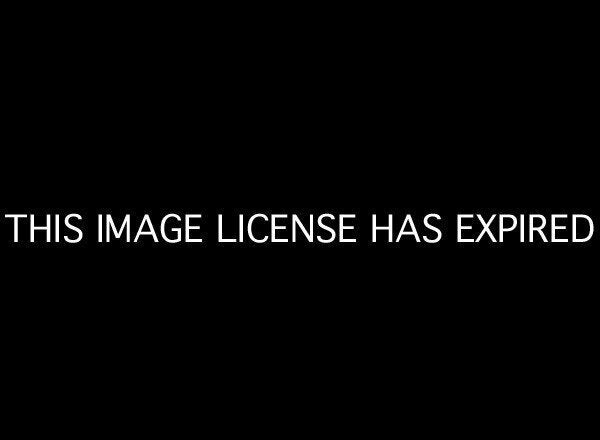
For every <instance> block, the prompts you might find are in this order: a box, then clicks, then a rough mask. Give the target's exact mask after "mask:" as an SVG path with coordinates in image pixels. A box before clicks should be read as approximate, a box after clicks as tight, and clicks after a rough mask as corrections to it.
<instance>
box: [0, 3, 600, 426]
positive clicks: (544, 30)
mask: <svg viewBox="0 0 600 440" xmlns="http://www.w3.org/2000/svg"><path fill="white" fill-rule="evenodd" d="M52 12H54V13H56V12H57V11H52ZM153 12H157V11H153ZM163 12H164V11H163ZM247 12H248V14H250V13H251V12H252V13H253V14H252V15H248V14H246V12H240V11H239V10H237V9H236V11H228V12H227V13H225V14H224V15H222V14H221V15H216V14H215V13H214V12H207V11H205V12H195V13H193V14H190V15H188V14H185V13H184V12H183V11H181V12H178V13H176V14H175V15H173V16H171V15H167V14H166V13H165V15H164V16H163V14H162V12H161V13H160V14H159V15H160V18H156V16H155V15H152V18H151V17H150V16H147V15H146V14H145V13H141V12H140V11H137V12H136V13H134V14H131V15H130V14H127V15H125V14H124V13H123V12H122V13H119V14H115V15H114V16H112V15H111V16H110V17H107V18H102V19H100V18H99V17H100V16H102V17H104V15H97V14H100V12H97V13H96V12H95V13H94V14H92V15H85V19H83V18H82V16H78V17H77V19H75V18H73V19H65V22H64V23H63V21H62V20H61V21H58V20H50V19H48V17H49V16H46V17H45V16H44V14H43V13H41V14H39V15H40V16H36V17H35V19H34V18H33V15H36V14H34V13H33V12H32V11H29V12H28V14H26V15H25V16H23V17H24V21H19V22H18V24H16V25H15V26H14V29H12V28H11V29H10V30H8V31H7V39H6V44H5V52H4V55H3V66H4V67H3V70H4V72H3V73H4V74H5V79H4V80H3V85H4V87H3V96H4V99H3V109H4V111H3V113H4V114H3V124H2V125H3V133H4V136H3V137H4V142H3V153H2V154H3V160H2V173H1V176H2V177H1V178H2V201H1V202H2V213H3V214H4V213H6V212H27V213H34V212H36V213H42V212H43V213H67V212H79V213H82V214H85V215H86V216H91V215H94V214H95V213H97V212H106V211H109V210H110V211H111V212H127V211H129V212H136V213H143V212H149V213H152V214H154V215H159V214H161V213H165V212H170V211H174V212H179V213H186V212H189V213H202V214H203V215H205V217H206V218H207V219H211V220H212V221H214V216H215V215H216V213H218V212H223V211H226V212H238V211H243V212H267V213H269V212H274V213H282V212H283V213H316V214H318V213H320V212H334V213H336V212H355V213H358V214H359V215H360V216H361V243H360V244H357V245H347V246H346V245H344V246H342V245H334V246H329V247H322V246H321V247H319V246H314V247H311V246H289V245H283V246H275V245H273V246H267V247H260V248H253V247H244V248H231V247H228V248H219V247H217V246H215V245H214V244H213V245H211V244H210V243H209V244H207V245H206V246H198V247H189V246H188V247H185V246H183V247H179V246H178V247H173V248H168V247H158V248H156V247H152V246H139V247H133V246H132V247H129V248H128V247H126V246H125V247H118V246H117V247H98V246H96V245H94V244H93V243H87V244H82V245H80V246H75V247H66V248H65V247H56V246H55V247H53V246H14V245H11V244H10V243H9V242H8V240H7V239H6V238H7V237H6V235H7V231H6V230H5V229H6V225H5V224H4V225H3V234H4V241H3V247H2V253H3V255H4V256H5V257H6V258H4V259H3V263H2V264H3V270H2V273H3V278H4V281H3V286H6V287H3V288H2V292H3V294H2V301H3V303H4V304H3V307H2V311H3V314H4V315H5V319H3V326H4V328H5V331H4V332H3V333H4V338H3V339H4V341H5V344H4V346H5V347H6V348H5V358H6V362H5V365H7V366H8V367H9V371H10V373H9V374H7V375H6V382H7V384H8V385H9V387H10V388H11V389H14V390H15V393H14V394H13V393H11V394H10V395H11V398H10V408H11V414H15V415H18V416H23V415H24V414H25V415H27V414H32V412H31V411H32V410H33V409H37V410H39V411H36V414H37V413H41V414H44V415H46V418H44V420H45V422H44V423H48V424H51V425H56V426H61V427H63V426H64V425H63V424H64V423H66V424H67V425H70V424H72V423H74V422H73V421H74V419H77V420H78V421H83V422H87V423H86V425H87V426H88V427H90V426H98V427H104V428H106V427H107V426H110V425H112V422H114V421H123V420H127V421H132V420H133V421H134V425H135V426H138V427H148V426H150V427H152V428H153V429H158V426H157V425H160V426H162V427H165V428H166V429H167V430H168V431H172V430H174V429H176V428H180V427H181V426H183V425H184V424H183V423H182V422H184V421H191V422H192V423H193V424H195V425H196V424H199V425H201V426H198V427H199V428H202V427H203V426H205V425H204V423H206V422H205V421H206V420H207V419H208V420H209V421H212V422H213V423H214V422H216V423H217V424H218V425H219V426H221V427H222V429H224V430H230V429H239V428H242V429H253V428H255V427H256V428H262V429H265V428H270V429H273V428H274V427H275V426H276V425H278V424H280V423H281V422H283V423H282V424H283V426H284V427H285V429H286V430H285V431H281V432H288V431H295V430H298V429H306V430H308V432H314V431H313V430H312V429H314V428H312V427H313V426H315V422H317V423H318V422H323V421H328V422H330V423H329V426H330V428H329V429H331V430H332V431H331V432H337V430H340V429H344V428H350V429H353V430H354V429H356V430H358V429H359V428H363V429H365V432H369V433H372V432H373V430H375V429H383V428H384V427H386V426H387V425H389V424H390V423H391V425H392V426H395V427H396V428H402V427H404V426H406V427H408V425H405V424H404V423H405V422H402V421H405V420H407V419H408V420H410V421H412V422H413V423H416V424H417V425H419V426H421V427H422V428H423V429H425V430H431V429H440V428H441V429H448V430H449V429H455V428H461V429H465V428H467V427H469V428H471V429H474V428H475V425H477V424H479V423H482V424H483V425H484V426H485V427H486V428H487V429H488V430H498V429H507V430H509V432H512V431H510V430H511V429H512V428H511V427H512V426H514V423H515V422H523V421H525V420H528V421H532V420H533V421H534V423H532V424H531V426H532V428H533V429H541V427H552V428H553V429H554V428H555V429H558V427H559V426H557V425H561V426H563V427H565V428H567V429H569V430H571V429H573V426H574V425H573V423H574V422H573V420H574V419H573V418H572V416H574V415H576V416H577V418H578V422H577V425H578V426H581V422H582V421H583V420H584V419H585V418H586V414H588V413H589V408H588V406H587V404H586V398H587V397H589V396H590V395H592V392H593V390H594V389H595V385H594V381H593V380H592V374H591V373H592V371H593V370H594V368H595V366H597V363H595V361H592V359H593V358H594V356H593V349H594V346H593V341H594V340H595V338H596V336H597V329H598V326H597V321H596V320H595V314H596V311H597V304H596V301H595V299H594V297H593V295H594V293H595V291H596V290H597V288H596V287H595V283H594V282H593V281H595V278H594V269H595V266H596V264H597V263H596V262H597V237H595V238H594V241H593V243H588V244H585V245H562V244H558V245H552V246H550V245H515V244H507V245H505V246H489V245H481V246H460V245H458V244H456V243H455V234H454V224H453V219H454V216H455V215H456V214H457V213H461V212H477V213H512V214H519V213H545V214H549V213H584V214H588V215H591V216H592V217H593V218H594V219H595V221H596V224H597V208H596V207H595V205H596V203H595V200H596V198H595V195H594V193H593V188H595V187H596V186H597V183H596V180H597V179H595V167H594V160H593V158H592V154H593V151H592V148H593V146H594V145H597V135H596V132H595V130H594V129H595V123H596V122H595V121H596V119H597V116H598V115H597V108H596V107H595V105H596V104H595V102H596V101H597V85H596V84H595V82H594V81H593V78H596V77H597V69H596V67H595V66H594V64H593V61H594V60H593V54H594V51H593V49H594V46H593V45H592V42H593V40H592V39H591V33H592V32H593V29H591V28H590V27H588V26H587V24H586V23H584V22H583V21H582V19H581V17H580V16H577V17H575V18H569V17H568V16H567V15H564V16H562V17H561V19H560V20H558V19H556V18H553V19H552V20H550V19H549V18H547V17H546V18H544V17H542V16H541V14H540V13H539V11H538V13H535V14H532V15H527V17H526V18H525V13H524V11H521V13H520V14H516V15H514V16H513V15H511V14H509V16H506V15H504V14H501V13H500V11H495V12H494V13H487V12H484V11H481V12H480V15H477V14H478V13H476V12H475V11H469V14H466V12H467V11H445V12H441V11H427V12H425V13H420V14H416V13H414V12H412V11H404V12H397V11H394V12H393V13H392V12H385V11H380V12H376V13H374V14H371V13H369V14H367V13H366V11H353V12H354V14H352V15H347V14H346V13H344V14H338V13H332V14H330V15H329V14H328V15H327V17H326V18H325V14H324V11H321V13H319V14H308V16H307V15H306V14H303V13H301V12H300V11H295V12H294V13H284V12H283V11H281V12H280V13H276V12H274V11H272V10H270V11H269V13H268V14H267V13H266V12H265V11H262V12H261V11H255V10H253V11H247ZM305 12H306V11H305ZM446 12H448V13H449V12H452V13H453V14H454V15H446ZM69 13H70V14H73V13H74V12H73V11H70V12H69ZM75 14H77V13H75ZM272 14H273V15H272ZM278 14H280V15H278ZM470 14H474V15H470ZM561 15H562V14H561ZM62 16H63V18H65V17H66V16H65V15H62ZM184 16H185V19H184ZM357 16H358V17H357ZM69 17H70V15H69ZM257 17H260V19H259V18H257ZM557 20H558V21H557ZM429 212H437V213H440V214H441V215H442V216H443V217H444V219H445V228H444V234H445V237H444V240H443V242H442V243H441V244H439V245H436V246H414V245H411V244H410V243H406V244H402V245H398V246H389V247H375V246H372V245H370V244H369V243H368V241H369V240H368V238H369V234H368V225H369V223H368V219H369V216H370V214H371V213H378V214H387V213H395V214H398V215H401V214H405V213H413V214H423V213H429ZM207 221H209V220H207ZM363 229H367V230H366V233H365V231H364V230H363ZM55 411H56V412H58V413H61V414H62V416H61V417H54V416H53V415H52V414H53V413H54V412H55ZM25 417H26V416H25ZM40 417H41V416H40ZM172 417H174V418H172ZM40 420H41V419H40ZM51 425H48V426H51ZM26 426H27V425H26ZM134 429H140V428H135V427H134Z"/></svg>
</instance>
